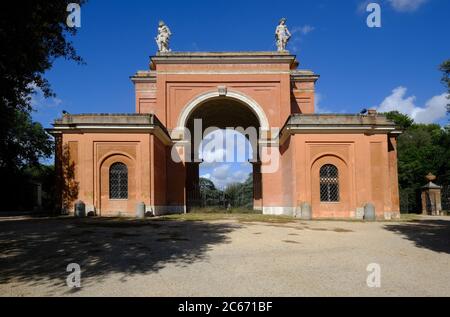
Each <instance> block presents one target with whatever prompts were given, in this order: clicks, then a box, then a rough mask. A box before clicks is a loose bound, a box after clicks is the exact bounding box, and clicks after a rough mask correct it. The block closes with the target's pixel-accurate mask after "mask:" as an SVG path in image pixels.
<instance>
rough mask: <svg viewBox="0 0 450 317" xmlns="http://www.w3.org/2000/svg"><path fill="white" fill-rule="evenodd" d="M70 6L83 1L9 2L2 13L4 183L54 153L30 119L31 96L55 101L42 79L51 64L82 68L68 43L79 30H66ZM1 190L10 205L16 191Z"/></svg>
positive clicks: (0, 150) (0, 157) (0, 160)
mask: <svg viewBox="0 0 450 317" xmlns="http://www.w3.org/2000/svg"><path fill="white" fill-rule="evenodd" d="M71 2H78V3H80V5H81V4H83V3H84V2H85V1H84V0H81V1H73V0H70V1H68V0H67V1H66V0H55V1H45V0H35V1H28V0H27V1H19V2H9V3H8V5H3V6H2V9H1V10H0V43H1V51H0V74H1V76H0V177H1V178H2V179H9V180H11V178H15V179H18V178H20V177H23V176H24V174H23V168H24V167H26V166H28V165H30V164H31V165H36V164H38V162H39V160H40V159H42V158H46V157H49V156H50V155H51V153H52V150H51V148H52V141H51V138H50V136H49V135H47V134H46V132H45V131H44V129H43V128H42V126H41V125H40V124H38V123H34V122H33V121H32V119H31V115H30V113H31V111H32V110H33V109H32V105H31V96H32V94H33V93H34V92H36V91H37V90H41V91H42V92H43V93H44V96H46V97H50V96H54V93H53V91H52V90H51V87H50V84H49V82H48V81H47V80H46V79H45V77H44V74H45V72H46V71H48V70H49V69H50V68H51V67H52V65H53V62H54V61H55V59H57V58H66V59H69V60H74V61H76V62H78V63H81V62H82V59H81V58H80V57H79V56H78V55H77V53H76V51H75V48H74V47H73V45H72V43H71V42H70V40H69V37H70V36H72V35H75V34H76V31H77V30H76V28H70V27H68V26H67V24H66V19H67V15H68V12H67V11H66V10H67V5H68V3H71ZM21 173H22V174H21ZM5 177H6V178H5ZM2 183H3V184H5V182H2ZM19 186H20V184H19ZM2 187H3V185H2ZM5 187H6V190H5V188H2V190H1V192H2V195H4V197H5V198H8V199H9V198H11V199H12V197H11V196H10V194H11V192H15V191H19V190H20V188H12V186H11V183H8V184H7V186H5ZM11 199H10V200H11ZM3 201H4V200H3Z"/></svg>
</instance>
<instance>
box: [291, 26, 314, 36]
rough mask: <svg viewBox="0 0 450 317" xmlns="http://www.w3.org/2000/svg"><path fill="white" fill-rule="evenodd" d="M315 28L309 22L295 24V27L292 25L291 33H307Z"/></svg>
mask: <svg viewBox="0 0 450 317" xmlns="http://www.w3.org/2000/svg"><path fill="white" fill-rule="evenodd" d="M315 29H316V28H315V27H313V26H311V25H309V24H306V25H303V26H295V27H293V28H292V31H291V33H292V35H294V34H297V33H300V34H302V35H306V34H308V33H311V32H312V31H314V30H315Z"/></svg>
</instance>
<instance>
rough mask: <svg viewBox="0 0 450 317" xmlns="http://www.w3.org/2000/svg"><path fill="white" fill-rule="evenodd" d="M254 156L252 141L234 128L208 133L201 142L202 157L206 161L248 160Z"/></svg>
mask: <svg viewBox="0 0 450 317" xmlns="http://www.w3.org/2000/svg"><path fill="white" fill-rule="evenodd" d="M252 157H253V148H252V146H251V144H250V142H249V141H248V140H247V139H246V138H245V136H244V135H242V134H241V133H239V132H237V131H234V130H230V129H228V130H216V131H214V132H212V133H210V134H208V135H207V136H206V137H205V138H204V139H203V141H202V143H201V144H200V158H201V159H203V160H204V162H205V163H209V164H214V163H224V162H227V163H234V162H247V161H248V160H249V159H250V158H252Z"/></svg>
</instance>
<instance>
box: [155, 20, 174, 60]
mask: <svg viewBox="0 0 450 317" xmlns="http://www.w3.org/2000/svg"><path fill="white" fill-rule="evenodd" d="M171 35H172V33H171V32H170V29H169V27H168V26H167V25H166V24H165V23H164V22H163V21H159V26H158V36H157V37H156V38H155V40H156V44H158V52H159V53H168V52H170V48H169V42H170V36H171Z"/></svg>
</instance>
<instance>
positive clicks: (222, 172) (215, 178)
mask: <svg viewBox="0 0 450 317" xmlns="http://www.w3.org/2000/svg"><path fill="white" fill-rule="evenodd" d="M249 173H251V165H250V164H248V163H247V167H246V168H244V167H241V168H240V169H238V170H235V171H233V170H232V164H227V163H223V164H220V165H218V166H217V167H215V168H214V169H213V170H212V171H211V172H210V173H205V174H202V175H201V176H200V177H202V178H207V179H209V180H211V181H212V182H213V183H214V185H216V187H218V188H225V187H226V186H227V185H229V184H232V183H243V182H245V180H246V179H247V177H248V175H249Z"/></svg>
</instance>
